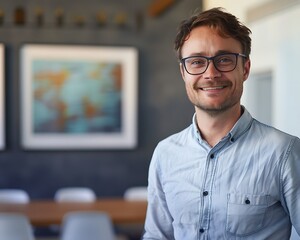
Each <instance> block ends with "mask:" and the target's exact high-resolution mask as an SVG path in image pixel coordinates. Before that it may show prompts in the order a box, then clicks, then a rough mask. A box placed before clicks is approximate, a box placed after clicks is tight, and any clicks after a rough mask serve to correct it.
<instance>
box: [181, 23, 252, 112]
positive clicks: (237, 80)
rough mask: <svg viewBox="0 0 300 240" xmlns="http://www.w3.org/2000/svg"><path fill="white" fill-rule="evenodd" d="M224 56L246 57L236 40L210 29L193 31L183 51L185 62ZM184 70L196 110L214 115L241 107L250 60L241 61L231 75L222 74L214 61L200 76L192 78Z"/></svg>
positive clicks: (238, 61) (185, 79) (187, 87)
mask: <svg viewBox="0 0 300 240" xmlns="http://www.w3.org/2000/svg"><path fill="white" fill-rule="evenodd" d="M224 52H229V53H242V47H241V44H240V43H239V42H238V41H237V40H235V39H233V38H222V37H221V36H219V35H218V34H217V32H216V31H215V30H213V29H211V28H209V27H206V26H201V27H197V28H195V29H193V30H192V31H191V33H190V36H189V37H188V39H187V40H186V41H185V42H184V44H183V46H182V50H181V54H182V57H183V58H185V57H190V56H197V55H201V56H207V57H213V56H215V55H218V54H220V53H224ZM180 70H181V74H182V77H183V80H184V82H185V86H186V91H187V94H188V97H189V99H190V101H191V102H192V103H193V104H194V105H195V107H196V108H199V109H201V110H204V111H206V112H210V113H212V114H213V113H217V112H220V111H226V110H227V109H230V108H231V107H233V106H236V105H237V104H238V105H240V98H241V96H242V92H243V83H244V81H245V80H246V79H247V78H248V75H249V70H250V60H249V59H247V60H245V59H243V58H242V57H238V59H237V66H236V68H235V69H234V70H233V71H231V72H220V71H218V70H217V69H216V68H215V66H214V65H213V63H212V62H211V61H210V63H209V66H208V68H207V70H206V71H205V72H204V73H202V74H200V75H190V74H189V73H187V72H186V71H185V69H184V67H183V66H182V64H181V66H180Z"/></svg>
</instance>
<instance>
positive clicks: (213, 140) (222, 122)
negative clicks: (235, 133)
mask: <svg viewBox="0 0 300 240" xmlns="http://www.w3.org/2000/svg"><path fill="white" fill-rule="evenodd" d="M241 114H242V111H241V106H240V105H239V104H238V105H236V106H233V107H232V108H230V109H228V110H226V111H223V112H219V113H215V114H210V113H208V112H206V111H204V110H201V109H198V108H196V119H197V125H198V128H199V130H200V132H201V136H202V138H203V139H204V140H205V141H206V142H207V143H208V144H209V145H210V146H211V147H213V146H215V145H216V144H217V143H218V142H219V141H220V140H221V139H222V138H223V137H225V136H226V135H227V134H228V132H229V131H230V130H231V129H232V128H233V126H234V125H235V123H236V122H237V121H238V119H239V118H240V116H241Z"/></svg>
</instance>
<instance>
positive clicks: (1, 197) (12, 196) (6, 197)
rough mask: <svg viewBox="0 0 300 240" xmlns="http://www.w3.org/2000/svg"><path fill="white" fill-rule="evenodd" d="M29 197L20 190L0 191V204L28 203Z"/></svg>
mask: <svg viewBox="0 0 300 240" xmlns="http://www.w3.org/2000/svg"><path fill="white" fill-rule="evenodd" d="M29 201H30V198H29V195H28V193H27V192H26V191H24V190H22V189H0V202H1V203H28V202H29Z"/></svg>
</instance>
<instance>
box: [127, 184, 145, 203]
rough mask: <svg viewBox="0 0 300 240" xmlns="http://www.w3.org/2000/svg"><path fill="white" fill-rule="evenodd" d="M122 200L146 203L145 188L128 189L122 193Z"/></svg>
mask: <svg viewBox="0 0 300 240" xmlns="http://www.w3.org/2000/svg"><path fill="white" fill-rule="evenodd" d="M124 199H125V200H128V201H147V187H144V186H140V187H139V186H137V187H130V188H128V189H126V191H125V192H124Z"/></svg>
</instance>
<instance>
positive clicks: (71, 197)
mask: <svg viewBox="0 0 300 240" xmlns="http://www.w3.org/2000/svg"><path fill="white" fill-rule="evenodd" d="M54 200H55V201H57V202H94V201H95V200H96V194H95V192H94V191H93V190H92V189H90V188H86V187H66V188H60V189H58V190H57V191H56V193H55V195H54Z"/></svg>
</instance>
